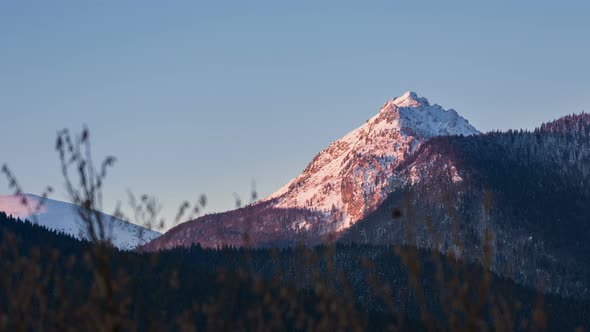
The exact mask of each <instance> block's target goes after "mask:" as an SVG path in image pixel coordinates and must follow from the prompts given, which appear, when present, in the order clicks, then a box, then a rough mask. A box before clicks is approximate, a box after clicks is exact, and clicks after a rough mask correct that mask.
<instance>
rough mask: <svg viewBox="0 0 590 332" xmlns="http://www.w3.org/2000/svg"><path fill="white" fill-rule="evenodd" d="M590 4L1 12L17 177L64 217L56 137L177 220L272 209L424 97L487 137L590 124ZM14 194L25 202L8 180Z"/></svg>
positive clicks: (5, 8) (0, 104)
mask: <svg viewBox="0 0 590 332" xmlns="http://www.w3.org/2000/svg"><path fill="white" fill-rule="evenodd" d="M589 14H590V4H589V3H588V2H587V1H566V2H549V1H525V2H518V3H516V2H514V1H507V2H500V1H498V2H493V3H490V2H486V3H480V2H474V1H463V2H452V1H432V2H426V1H408V2H397V1H378V2H371V3H370V4H369V3H368V2H359V3H355V2H348V1H335V2H322V4H319V3H318V2H316V1H303V2H296V3H295V2H289V3H287V2H278V1H248V2H237V1H236V2H229V1H214V2H208V1H197V2H175V3H174V4H172V3H171V2H156V1H125V2H122V1H101V2H93V3H90V2H79V1H51V2H49V1H47V2H40V1H39V2H29V1H18V2H8V1H6V2H3V3H2V4H0V30H1V31H2V33H1V34H0V115H1V119H2V121H1V123H2V130H0V155H1V157H0V163H4V162H6V163H7V164H8V165H9V166H10V168H11V169H12V170H13V171H14V173H15V174H16V175H17V177H18V178H19V179H20V182H21V184H22V186H23V187H24V189H25V191H27V192H31V193H36V194H38V193H39V192H40V191H41V190H42V189H43V188H44V186H45V185H47V184H51V185H53V186H54V187H55V188H56V190H57V193H56V194H54V195H53V196H51V197H52V198H54V199H61V200H64V190H63V188H62V185H61V183H62V182H61V180H60V175H59V169H58V159H57V155H56V154H55V152H54V150H53V147H54V139H55V134H56V132H57V131H58V130H59V129H61V128H64V127H68V128H70V129H71V130H80V129H81V128H82V125H83V124H87V125H88V127H89V128H90V130H91V135H92V140H93V144H94V151H95V154H96V157H103V156H106V155H110V154H112V155H115V156H117V157H118V163H117V164H116V166H115V168H114V169H113V171H112V172H111V175H110V177H109V178H108V182H107V190H106V195H107V197H108V199H107V201H106V202H105V212H107V213H109V212H112V210H113V208H114V206H115V202H116V201H117V200H122V201H123V202H125V200H126V194H125V191H126V189H128V188H129V189H131V190H133V192H135V193H137V194H141V193H148V194H154V195H156V196H158V197H159V198H160V201H161V202H162V203H163V205H164V207H165V209H164V215H165V216H166V217H168V218H169V219H172V218H173V215H174V213H175V211H176V207H177V205H178V204H179V203H180V202H181V201H182V200H183V199H188V200H197V199H198V198H199V195H200V194H201V193H205V194H207V196H208V202H209V206H208V209H207V212H214V211H221V210H227V209H231V208H233V207H234V198H233V193H234V192H235V193H238V194H239V195H240V196H241V197H242V200H243V201H245V202H248V198H249V195H250V190H251V186H252V183H253V182H255V183H256V190H257V192H258V195H259V197H263V196H266V195H268V194H270V193H272V192H273V191H275V190H276V189H278V188H280V187H281V186H282V185H284V184H285V183H287V182H288V181H289V180H290V179H292V178H293V177H295V176H297V175H298V174H299V173H300V172H301V171H302V170H303V169H304V168H305V166H306V165H307V163H308V162H309V161H311V159H312V158H313V156H314V155H315V154H316V153H318V152H320V151H321V150H322V149H324V148H325V147H327V146H328V145H329V144H330V142H331V141H333V140H335V139H338V138H339V137H342V136H343V135H344V134H346V133H347V132H349V131H351V130H352V129H354V128H356V127H358V126H360V125H362V124H363V123H364V122H365V120H366V119H368V118H370V117H371V116H373V115H374V114H376V113H377V111H378V110H379V107H380V106H381V105H382V104H383V103H384V102H385V101H387V100H388V99H390V98H392V97H395V96H399V95H401V94H403V93H404V92H405V91H407V90H413V91H416V92H417V93H418V94H419V95H420V96H424V97H427V98H428V99H429V101H430V102H431V103H438V104H440V105H442V106H443V107H444V108H454V109H455V110H457V112H458V113H459V114H461V115H462V116H463V117H465V118H466V119H468V120H469V121H470V123H472V124H473V125H474V126H475V127H476V128H478V129H479V130H481V131H488V130H493V129H510V128H513V129H519V128H529V129H531V128H533V127H535V126H537V125H540V124H541V123H542V122H546V121H551V120H553V119H555V118H558V117H560V116H563V115H565V114H570V113H574V112H581V111H583V110H586V111H588V110H590V79H589V74H590V63H589V60H588V59H590V41H589V38H588V36H590V21H589V20H588V16H589ZM0 193H9V190H8V186H7V182H6V180H5V179H4V178H1V179H0Z"/></svg>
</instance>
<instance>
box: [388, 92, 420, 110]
mask: <svg viewBox="0 0 590 332" xmlns="http://www.w3.org/2000/svg"><path fill="white" fill-rule="evenodd" d="M388 103H391V104H392V105H395V106H397V107H417V106H429V105H430V104H429V103H428V99H426V98H424V97H418V94H417V93H416V92H414V91H406V92H405V93H404V94H403V95H401V96H400V97H394V98H392V99H391V100H390V101H389V102H388Z"/></svg>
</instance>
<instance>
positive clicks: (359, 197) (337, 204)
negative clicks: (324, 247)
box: [263, 91, 479, 231]
mask: <svg viewBox="0 0 590 332" xmlns="http://www.w3.org/2000/svg"><path fill="white" fill-rule="evenodd" d="M475 134H479V131H478V130H477V129H475V128H474V127H473V126H472V125H470V124H469V122H468V121H467V120H465V119H464V118H462V117H461V116H459V115H458V114H457V112H456V111H455V110H453V109H449V110H445V109H443V108H442V107H441V106H439V105H436V104H434V105H431V104H430V103H429V102H428V100H427V99H426V98H423V97H418V95H417V94H416V93H415V92H411V91H408V92H406V93H404V94H403V95H402V96H401V97H398V98H393V99H391V100H389V101H388V102H386V103H385V104H384V105H383V106H382V107H381V109H380V111H379V113H378V114H377V115H375V116H374V117H372V118H371V119H369V120H368V121H367V122H366V123H365V124H364V125H362V126H360V127H359V128H357V129H355V130H353V131H351V132H350V133H348V134H347V135H345V136H344V137H343V138H341V139H339V140H336V141H334V142H333V143H332V144H330V146H329V147H328V148H327V149H325V150H324V151H322V152H320V153H319V154H318V155H317V156H316V157H315V158H314V159H313V161H312V162H311V163H310V164H309V165H308V166H307V168H306V169H305V170H304V171H303V173H302V174H301V175H300V176H298V177H297V178H295V179H293V180H292V181H290V182H289V183H288V184H287V185H285V186H284V187H282V188H281V189H279V190H278V191H277V192H275V193H274V194H272V195H270V196H269V197H268V198H266V199H264V200H263V201H272V202H273V204H274V206H276V207H280V208H309V209H314V210H320V211H324V212H326V213H328V214H334V212H336V211H338V212H340V216H341V218H340V222H339V223H338V225H337V226H336V229H334V230H335V231H339V230H342V229H345V228H347V227H349V226H350V225H351V224H353V223H354V222H355V221H357V220H359V219H360V218H362V217H363V216H364V215H365V214H366V213H368V212H371V211H372V210H374V208H375V207H376V206H377V205H378V204H379V203H381V202H382V201H383V199H384V198H385V197H386V195H387V194H388V193H389V192H391V188H390V185H391V183H390V181H389V178H390V177H391V175H392V173H393V170H394V169H395V167H396V166H397V165H398V164H399V163H400V162H401V161H403V160H404V159H405V158H406V157H407V156H408V155H411V154H412V153H414V152H415V151H416V150H417V149H418V147H419V146H420V144H421V143H423V142H424V141H426V140H427V139H429V138H432V137H435V136H448V135H465V136H467V135H475Z"/></svg>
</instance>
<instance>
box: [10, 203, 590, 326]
mask: <svg viewBox="0 0 590 332" xmlns="http://www.w3.org/2000/svg"><path fill="white" fill-rule="evenodd" d="M0 239H2V240H1V241H2V242H1V246H0V259H1V261H2V263H3V273H2V274H1V275H0V286H1V289H2V290H3V293H2V297H1V299H0V317H3V319H2V320H1V321H0V329H2V330H19V329H20V328H23V330H31V329H32V330H60V331H63V330H80V329H84V330H105V329H107V330H136V329H137V330H159V331H161V330H180V329H182V328H192V329H196V330H214V331H219V330H255V329H261V328H263V329H273V330H331V331H333V330H355V329H361V330H366V329H371V330H375V329H378V330H383V329H386V328H388V327H397V328H399V329H401V330H412V331H413V330H420V329H430V328H438V329H448V330H460V329H461V328H472V329H481V328H482V327H483V326H488V327H489V328H492V327H495V328H497V329H502V330H509V329H512V330H519V329H523V330H528V329H530V328H533V327H539V328H542V327H548V328H550V329H557V328H559V329H560V330H573V329H574V328H575V327H578V326H579V325H584V324H586V325H588V317H590V312H589V308H590V306H589V304H590V303H588V302H584V301H574V300H569V299H563V298H560V297H557V296H547V297H543V296H541V294H540V293H537V292H534V291H532V290H530V289H527V288H524V287H520V286H517V285H515V284H513V283H512V282H511V281H509V280H506V279H502V278H499V277H497V276H495V275H493V274H490V273H489V272H488V271H487V270H486V269H484V268H482V267H481V266H479V265H476V264H467V263H464V262H462V261H461V260H460V259H459V260H458V259H455V258H452V257H446V256H440V255H437V254H436V252H431V251H428V250H416V249H413V248H411V247H399V246H376V245H355V244H352V245H329V246H319V247H314V248H306V247H291V248H283V249H274V250H273V249H240V248H223V249H219V250H213V249H204V248H202V247H200V246H192V247H190V248H179V249H174V250H170V251H164V252H161V253H137V252H125V251H119V250H116V249H114V248H112V247H106V246H102V245H100V244H97V245H93V244H91V243H89V242H82V241H78V240H76V239H74V238H72V237H69V236H66V235H64V234H57V233H54V232H51V231H49V230H47V229H44V228H43V227H40V226H37V225H34V224H31V223H28V222H22V221H20V220H16V219H13V218H11V217H9V216H6V215H5V214H2V213H0ZM97 248H102V249H101V250H98V249H97ZM97 250H98V251H97ZM96 252H100V253H102V254H104V255H106V258H107V259H106V260H105V261H107V262H108V266H107V267H100V266H95V265H94V264H93V261H92V260H91V259H90V258H91V256H92V255H94V254H95V253H96ZM104 271H106V272H104ZM104 273H106V275H107V277H108V278H109V280H110V281H112V282H109V283H105V282H104V280H103V278H104V276H103V274H104ZM109 285H110V286H109Z"/></svg>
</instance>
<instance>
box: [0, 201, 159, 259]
mask: <svg viewBox="0 0 590 332" xmlns="http://www.w3.org/2000/svg"><path fill="white" fill-rule="evenodd" d="M26 197H27V199H28V200H29V206H31V209H28V208H26V207H25V206H23V205H22V203H21V197H19V196H15V195H5V196H0V211H4V212H6V213H7V214H8V215H12V216H14V217H19V218H22V219H29V220H30V221H31V222H33V221H34V220H33V218H31V216H32V213H31V212H34V209H35V207H36V206H37V204H38V202H40V201H41V199H42V198H41V197H39V196H36V195H31V194H26ZM38 212H39V213H38V214H37V221H38V222H39V224H40V225H42V226H45V227H47V228H49V229H52V230H56V231H62V232H64V233H67V234H70V235H72V236H75V237H77V238H85V239H88V238H89V237H88V235H87V231H86V227H85V226H84V223H83V221H82V220H81V218H80V217H79V216H78V214H77V211H76V206H75V205H73V204H70V203H66V202H60V201H56V200H52V199H46V200H45V202H44V204H43V206H42V207H41V209H40V210H39V211H38ZM101 216H102V220H104V221H105V224H106V226H107V227H106V234H107V236H108V237H109V238H110V239H111V241H112V243H113V245H114V246H116V247H118V248H120V249H134V248H136V247H137V246H139V245H141V244H143V243H146V242H149V241H151V240H153V239H155V238H157V237H158V236H160V233H158V232H156V231H152V230H150V229H147V228H145V227H142V226H139V225H135V224H133V223H130V222H127V221H124V220H121V219H118V218H115V217H113V216H110V215H107V214H104V213H101Z"/></svg>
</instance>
